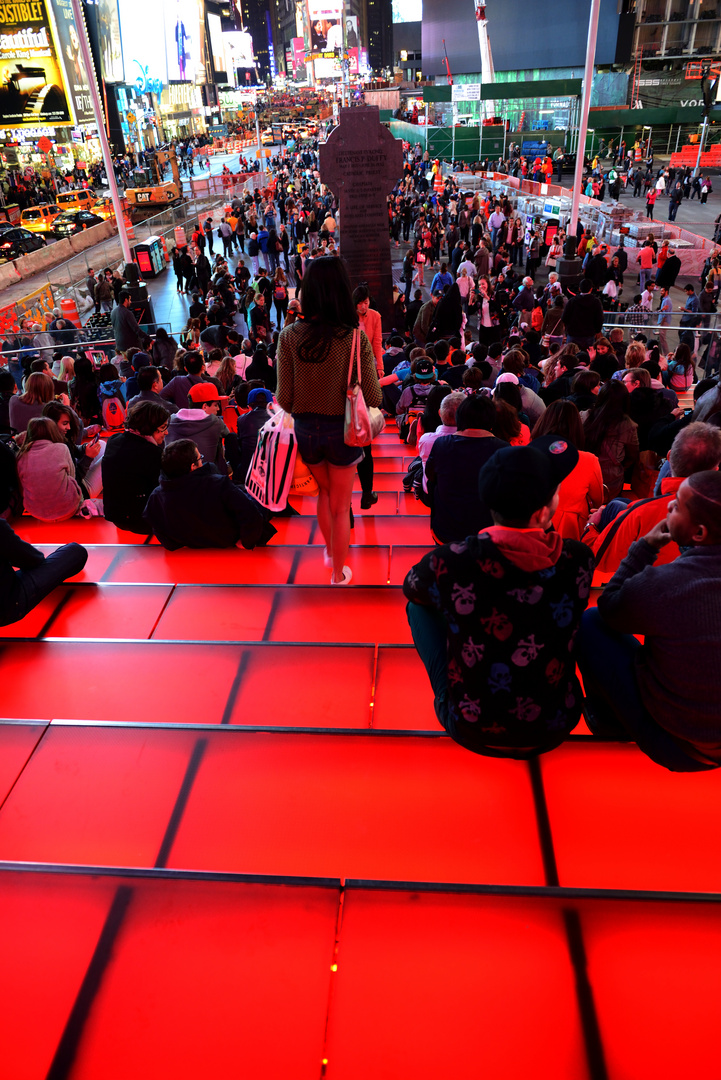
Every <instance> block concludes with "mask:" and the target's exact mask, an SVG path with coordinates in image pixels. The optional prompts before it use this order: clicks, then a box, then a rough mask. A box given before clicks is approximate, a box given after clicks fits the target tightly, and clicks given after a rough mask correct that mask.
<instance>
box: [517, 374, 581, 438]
mask: <svg viewBox="0 0 721 1080" xmlns="http://www.w3.org/2000/svg"><path fill="white" fill-rule="evenodd" d="M586 374H588V373H586ZM541 435H558V436H560V438H562V439H566V441H567V442H570V443H572V444H573V446H575V447H576V449H577V450H583V447H584V445H585V442H586V439H585V435H584V431H583V424H582V423H581V414H580V413H579V411H578V409H577V408H576V406H575V405H574V404H573V402H572V401H568V400H566V399H564V398H561V399H560V400H559V401H552V402H551V404H550V405H549V406H548V407H547V408H546V410H545V412H542V413H541V415H540V416H539V418H538V420H536V423H535V424H534V427H533V431H532V432H531V439H532V440H533V439H538V438H540V437H541Z"/></svg>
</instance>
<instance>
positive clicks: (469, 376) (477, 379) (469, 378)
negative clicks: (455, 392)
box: [462, 365, 483, 390]
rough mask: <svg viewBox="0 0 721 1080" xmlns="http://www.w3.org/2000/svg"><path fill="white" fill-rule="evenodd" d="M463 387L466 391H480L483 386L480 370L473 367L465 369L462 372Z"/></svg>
mask: <svg viewBox="0 0 721 1080" xmlns="http://www.w3.org/2000/svg"><path fill="white" fill-rule="evenodd" d="M462 381H463V385H464V386H465V387H466V389H467V390H480V388H481V386H482V385H483V375H482V374H481V371H480V368H477V367H476V366H475V365H474V366H473V367H469V368H466V370H465V371H464V372H463V380H462Z"/></svg>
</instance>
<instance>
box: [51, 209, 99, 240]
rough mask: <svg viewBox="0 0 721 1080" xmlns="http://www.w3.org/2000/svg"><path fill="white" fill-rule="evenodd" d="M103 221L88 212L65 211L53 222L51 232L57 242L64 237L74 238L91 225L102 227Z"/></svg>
mask: <svg viewBox="0 0 721 1080" xmlns="http://www.w3.org/2000/svg"><path fill="white" fill-rule="evenodd" d="M102 223H103V219H102V218H101V217H100V215H99V214H92V213H91V212H90V211H89V210H66V211H65V213H64V214H60V216H59V217H56V218H55V221H54V222H53V232H54V233H55V235H56V236H57V237H58V239H59V240H62V239H64V238H65V237H66V236H74V235H75V233H81V232H83V231H84V230H85V229H90V228H92V226H93V225H102Z"/></svg>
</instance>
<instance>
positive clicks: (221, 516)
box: [144, 439, 276, 551]
mask: <svg viewBox="0 0 721 1080" xmlns="http://www.w3.org/2000/svg"><path fill="white" fill-rule="evenodd" d="M161 467H162V471H161V475H160V483H159V485H158V487H156V489H155V491H153V492H152V494H151V496H150V498H149V499H148V505H147V507H146V509H145V515H144V516H145V520H146V521H147V523H148V525H149V526H150V527H151V528H152V530H153V532H154V533H155V535H156V536H157V538H158V540H160V543H161V544H162V545H163V547H165V548H168V550H169V551H174V550H175V549H176V548H180V547H191V548H206V547H209V548H226V547H232V546H233V545H234V544H240V545H242V546H243V547H244V548H254V547H256V546H257V545H259V544H267V543H268V541H269V540H270V538H271V537H272V536H274V535H275V532H276V530H275V528H274V526H273V525H271V524H270V523H269V522H268V521H267V520H266V518H265V516H264V514H263V511H262V509H261V508H260V507H259V506H258V504H257V503H256V502H255V500H254V499H252V498H251V497H250V496H249V495H247V494H246V493H245V492H244V491H241V489H240V488H238V487H237V486H236V485H235V484H233V483H232V482H231V480H230V479H229V477H227V476H221V475H220V474H219V473H218V470H217V469H216V468H215V466H214V465H212V464H210V462H208V463H205V464H204V463H203V459H202V457H201V454H200V451H199V449H198V447H197V446H196V444H195V443H194V442H193V440H192V439H178V440H177V442H173V443H171V444H170V445H169V446H166V448H165V450H164V451H163V458H162V466H161Z"/></svg>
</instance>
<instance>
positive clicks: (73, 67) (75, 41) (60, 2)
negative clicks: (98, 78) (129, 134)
mask: <svg viewBox="0 0 721 1080" xmlns="http://www.w3.org/2000/svg"><path fill="white" fill-rule="evenodd" d="M52 3H53V15H54V17H55V31H56V35H57V38H56V40H57V48H58V58H59V59H60V60H61V62H62V65H63V69H64V71H65V87H66V89H67V92H68V98H69V100H70V105H71V107H72V110H73V113H74V114H75V122H76V124H92V123H93V122H94V121H95V111H94V109H93V101H92V98H91V97H90V88H89V86H88V73H87V71H86V70H85V63H84V61H83V58H82V55H81V53H80V38H79V37H78V30H77V27H76V25H75V16H74V15H73V9H72V6H71V4H70V0H52ZM91 74H92V77H93V78H94V77H95V73H94V72H92V73H91Z"/></svg>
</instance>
